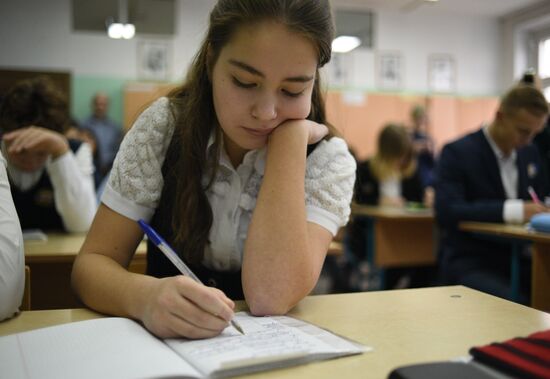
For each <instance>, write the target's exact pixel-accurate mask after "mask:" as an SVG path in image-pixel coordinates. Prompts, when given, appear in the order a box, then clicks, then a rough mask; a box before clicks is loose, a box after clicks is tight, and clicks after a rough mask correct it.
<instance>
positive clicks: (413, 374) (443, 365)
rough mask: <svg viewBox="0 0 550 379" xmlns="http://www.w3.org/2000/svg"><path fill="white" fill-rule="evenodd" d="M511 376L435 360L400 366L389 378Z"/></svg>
mask: <svg viewBox="0 0 550 379" xmlns="http://www.w3.org/2000/svg"><path fill="white" fill-rule="evenodd" d="M497 378H510V377H509V376H504V375H501V374H500V373H497V372H494V371H492V370H487V369H482V368H480V367H479V366H478V365H475V364H471V363H464V362H434V363H422V364H416V365H410V366H403V367H398V368H396V369H395V370H393V371H392V372H391V373H390V375H389V377H388V379H497Z"/></svg>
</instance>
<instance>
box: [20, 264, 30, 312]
mask: <svg viewBox="0 0 550 379" xmlns="http://www.w3.org/2000/svg"><path fill="white" fill-rule="evenodd" d="M21 310H22V311H30V310H31V268H30V267H29V266H25V290H24V291H23V302H22V303H21Z"/></svg>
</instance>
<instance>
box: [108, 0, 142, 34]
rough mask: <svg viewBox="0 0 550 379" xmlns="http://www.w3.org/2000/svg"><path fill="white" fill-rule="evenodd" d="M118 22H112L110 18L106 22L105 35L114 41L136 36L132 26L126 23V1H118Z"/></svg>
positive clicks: (134, 28)
mask: <svg viewBox="0 0 550 379" xmlns="http://www.w3.org/2000/svg"><path fill="white" fill-rule="evenodd" d="M118 20H119V22H113V19H112V18H109V19H108V20H107V34H108V35H109V37H110V38H114V39H121V38H124V39H131V38H134V35H135V34H136V27H135V26H134V24H130V23H128V22H127V21H128V0H118Z"/></svg>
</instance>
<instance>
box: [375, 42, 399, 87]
mask: <svg viewBox="0 0 550 379" xmlns="http://www.w3.org/2000/svg"><path fill="white" fill-rule="evenodd" d="M377 63H378V64H377V66H378V67H377V70H376V71H377V73H378V75H377V77H378V87H379V88H382V89H387V90H398V89H401V88H402V86H403V66H404V64H403V57H402V55H401V53H399V52H396V51H384V52H379V53H378V59H377Z"/></svg>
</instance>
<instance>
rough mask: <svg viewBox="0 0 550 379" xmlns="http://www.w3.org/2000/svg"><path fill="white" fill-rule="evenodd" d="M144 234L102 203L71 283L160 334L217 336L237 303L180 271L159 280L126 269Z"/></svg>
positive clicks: (101, 306) (97, 305)
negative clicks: (176, 274) (182, 274)
mask: <svg viewBox="0 0 550 379" xmlns="http://www.w3.org/2000/svg"><path fill="white" fill-rule="evenodd" d="M142 237H143V233H142V231H141V229H140V228H139V226H138V224H137V223H136V222H135V221H133V220H131V219H129V218H126V217H124V216H122V215H120V214H119V213H117V212H115V211H113V210H111V209H110V208H108V207H107V206H105V205H103V204H101V205H100V207H99V209H98V212H97V215H96V217H95V219H94V221H93V223H92V227H91V229H90V232H89V233H88V236H87V237H86V241H85V242H84V245H83V246H82V249H81V251H80V253H79V254H78V256H77V258H76V260H75V263H74V266H73V273H72V284H73V287H74V289H75V291H76V293H77V294H78V295H79V296H80V298H81V299H82V301H83V302H84V303H85V304H86V305H88V306H89V307H91V308H93V309H95V310H98V311H100V312H103V313H107V314H113V315H118V316H123V317H130V318H134V319H138V320H141V321H142V322H143V323H144V325H145V326H146V327H147V329H149V330H150V331H151V332H152V333H154V334H156V335H157V336H159V337H175V336H186V337H190V338H203V337H211V336H214V335H217V334H219V333H220V332H221V331H222V330H223V329H224V328H225V327H226V326H227V324H228V322H229V320H231V318H232V317H233V307H234V304H233V302H232V301H231V300H229V299H228V298H227V297H226V296H225V295H224V294H223V293H222V292H221V291H219V290H217V289H215V288H210V287H205V286H203V285H202V284H199V283H196V282H195V281H194V280H192V279H191V278H188V277H184V276H181V275H180V276H175V277H171V278H162V279H158V278H154V277H151V276H146V275H142V274H135V273H131V272H129V271H128V270H127V268H128V265H129V263H130V261H131V259H132V256H133V254H134V252H135V250H136V248H137V246H138V244H139V242H140V241H141V239H142ZM215 315H219V316H215Z"/></svg>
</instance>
